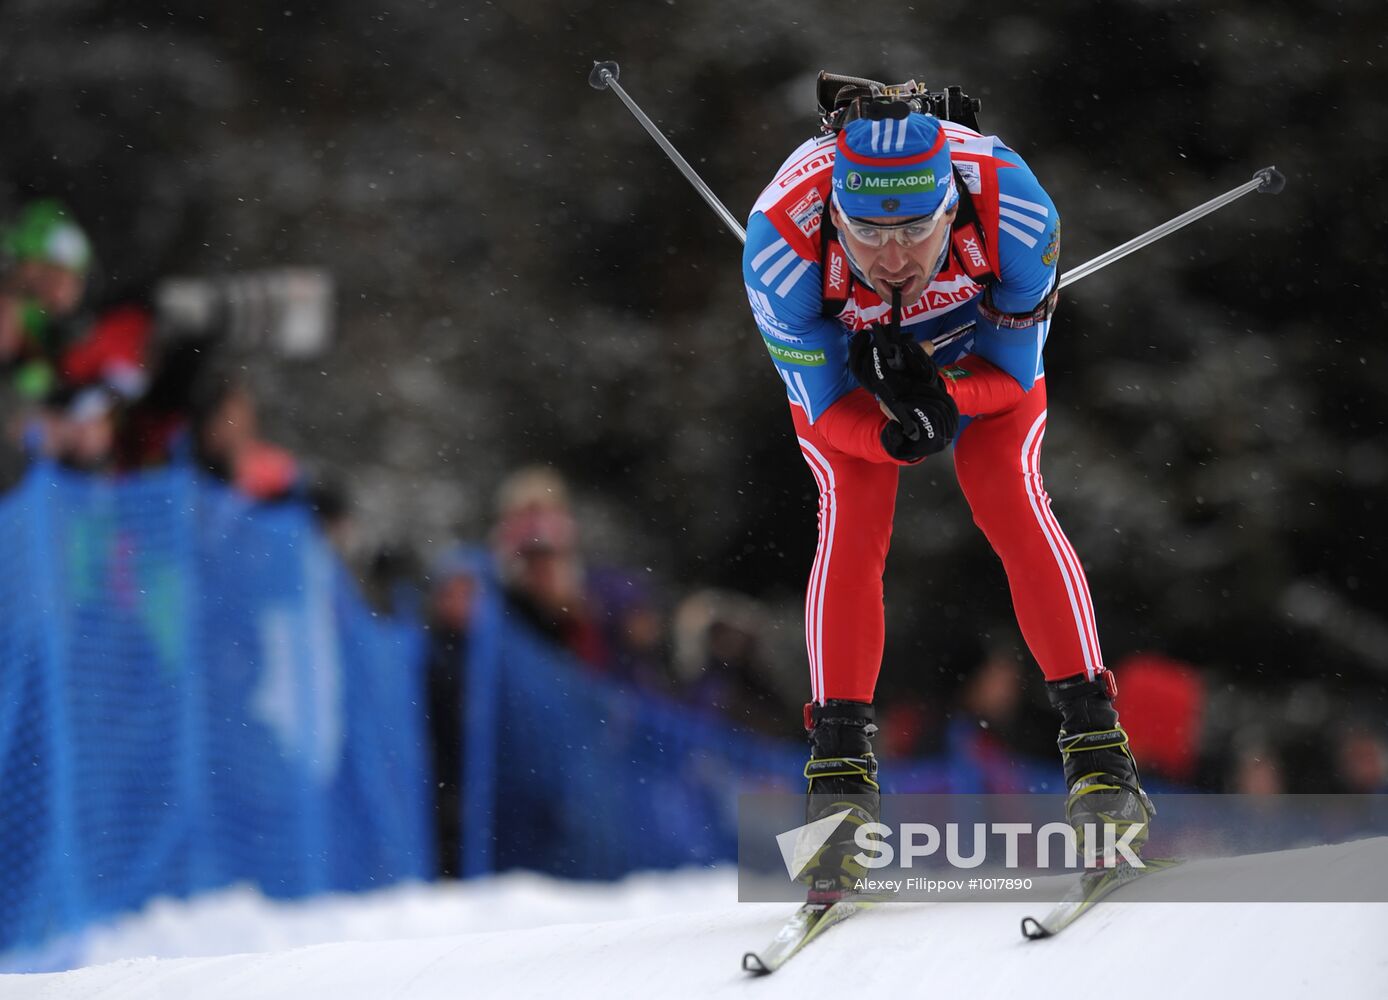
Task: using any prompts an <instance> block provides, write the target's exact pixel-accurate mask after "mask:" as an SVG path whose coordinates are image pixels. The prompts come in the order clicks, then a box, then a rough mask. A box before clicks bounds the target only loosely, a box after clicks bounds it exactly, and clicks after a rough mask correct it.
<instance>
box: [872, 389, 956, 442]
mask: <svg viewBox="0 0 1388 1000" xmlns="http://www.w3.org/2000/svg"><path fill="white" fill-rule="evenodd" d="M937 377H938V376H937ZM892 409H893V419H891V420H888V421H887V426H886V427H884V428H882V447H883V448H884V449H886V452H887V454H888V455H890V456H892V458H894V459H896V460H897V461H898V462H919V461H920V460H921V459H923V458H925V457H926V456H927V455H934V454H936V453H938V452H942V451H944V450H945V449H946V448H948V447H949V443H950V442H951V441H953V440H954V435H955V434H957V433H959V408H958V407H957V406H955V405H954V397H952V396H951V395H950V394H949V391H948V390H946V389H945V387H944V386H943V385H936V386H931V387H929V388H927V389H925V390H923V391H921V392H918V393H912V394H911V395H909V396H906V397H903V398H901V399H898V400H897V405H896V406H895V407H893V408H892ZM898 414H899V415H898ZM911 431H915V433H914V434H912V433H911Z"/></svg>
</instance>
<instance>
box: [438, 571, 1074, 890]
mask: <svg viewBox="0 0 1388 1000" xmlns="http://www.w3.org/2000/svg"><path fill="white" fill-rule="evenodd" d="M483 576H484V580H483V583H484V586H483V589H482V595H481V598H480V600H479V602H478V606H477V609H476V611H475V615H474V622H473V632H472V643H471V647H470V651H469V655H468V659H467V696H466V700H467V716H466V753H465V757H466V761H467V764H466V765H465V772H466V773H465V775H464V782H463V789H464V793H463V794H464V824H463V828H464V834H463V871H464V872H465V873H467V874H481V873H483V872H487V871H492V870H504V869H507V868H513V867H525V868H538V869H540V870H544V871H548V872H552V873H555V874H559V875H567V876H576V877H583V878H610V877H614V876H617V875H621V874H623V873H626V872H630V871H634V870H638V869H642V868H669V867H676V866H680V865H689V864H704V863H709V862H712V861H728V860H733V859H736V857H737V815H736V809H737V796H738V794H740V793H745V792H754V791H758V790H766V791H787V790H792V789H801V788H803V787H804V781H803V779H802V778H801V777H800V775H801V769H802V768H803V767H804V764H805V754H806V750H805V747H804V745H803V743H800V742H797V741H794V740H775V739H770V738H767V737H763V736H759V735H756V734H752V733H748V732H745V731H742V730H738V729H735V728H733V727H732V726H731V725H730V724H729V722H728V721H727V720H726V719H722V718H719V717H716V716H713V715H711V714H707V713H704V712H702V711H699V710H696V709H693V708H691V707H689V706H687V705H680V704H677V703H674V702H671V701H669V700H666V699H665V698H662V697H660V696H657V695H653V694H650V693H645V692H642V691H639V690H632V689H628V688H624V687H623V686H621V685H619V684H616V683H613V682H612V681H610V680H607V679H604V678H601V677H597V676H593V675H592V674H591V673H590V672H589V671H588V670H587V669H586V668H585V667H584V666H583V665H581V664H579V663H578V662H577V661H574V660H571V659H570V658H568V657H567V656H565V655H563V654H561V653H559V652H558V651H556V650H555V649H554V647H553V646H551V645H550V644H548V643H547V642H545V641H543V640H541V639H539V638H537V637H536V636H535V635H534V634H533V633H531V632H530V631H529V629H528V628H527V627H525V626H524V625H522V624H520V623H518V622H516V621H515V620H513V619H512V618H511V617H509V616H508V615H507V614H506V613H505V610H504V606H503V603H502V601H501V600H500V598H499V597H498V596H497V592H496V587H495V584H494V582H493V581H491V580H490V579H486V576H487V574H486V573H484V574H483ZM969 740H970V736H969V734H968V733H967V732H962V731H961V732H958V733H954V734H952V735H951V738H950V744H951V746H950V751H951V752H950V753H949V754H948V755H947V756H946V757H945V758H943V759H930V760H902V761H888V762H886V763H885V764H884V771H883V781H884V784H883V787H884V789H885V790H887V791H911V792H921V793H925V792H934V793H939V792H951V791H972V792H978V791H996V792H1002V791H1008V792H1024V791H1045V790H1052V791H1053V790H1054V789H1055V788H1056V787H1058V785H1059V781H1058V778H1059V773H1060V768H1059V765H1058V763H1051V762H1033V761H1024V760H1016V759H1008V760H988V759H986V758H983V757H980V756H979V755H977V754H975V753H974V752H973V748H972V747H971V746H970V745H969Z"/></svg>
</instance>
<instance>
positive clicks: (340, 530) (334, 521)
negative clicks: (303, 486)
mask: <svg viewBox="0 0 1388 1000" xmlns="http://www.w3.org/2000/svg"><path fill="white" fill-rule="evenodd" d="M305 499H306V500H307V501H308V507H309V510H311V511H313V514H314V517H316V518H317V519H318V527H319V528H320V529H322V531H323V535H324V537H326V538H327V539H328V543H329V544H330V545H332V547H333V549H334V550H335V551H336V552H337V554H338V556H339V557H341V558H342V560H343V561H344V562H350V561H351V559H352V555H353V552H354V549H355V545H356V523H355V521H354V520H353V518H352V501H351V498H350V497H349V496H348V495H347V488H346V487H345V486H343V485H342V484H341V483H339V482H336V481H334V480H319V481H318V482H316V483H314V484H313V485H311V486H309V487H308V489H307V490H306V496H305Z"/></svg>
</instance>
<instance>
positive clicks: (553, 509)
mask: <svg viewBox="0 0 1388 1000" xmlns="http://www.w3.org/2000/svg"><path fill="white" fill-rule="evenodd" d="M492 549H493V554H494V556H495V559H496V566H497V572H498V574H499V576H500V579H501V585H502V590H503V594H504V596H505V599H506V605H507V608H508V610H510V611H511V612H513V613H515V614H516V615H518V616H519V617H520V618H522V619H524V620H525V621H526V622H527V623H529V624H530V625H531V626H532V627H533V628H535V629H537V630H538V631H539V632H541V633H543V634H544V635H546V636H548V637H549V638H550V639H552V640H553V641H554V642H555V643H557V644H558V645H560V646H562V647H564V648H565V649H567V650H568V651H569V652H570V653H572V654H573V655H574V656H576V657H578V658H579V659H580V660H582V661H583V662H584V663H587V664H588V665H589V666H591V667H593V668H594V669H595V670H598V671H600V672H602V673H606V674H611V675H614V676H622V677H625V678H627V679H632V680H635V681H637V682H638V683H642V684H649V683H655V682H656V678H658V677H659V675H660V674H661V670H660V666H659V662H660V641H661V637H662V634H663V626H662V624H661V621H660V618H659V615H658V614H657V613H656V612H655V609H654V606H653V602H652V601H651V598H650V595H649V593H648V592H647V591H646V589H645V588H644V587H643V586H641V585H639V584H638V583H637V581H635V580H634V579H632V578H631V577H630V576H629V575H625V574H621V573H619V572H617V571H613V570H605V571H598V572H593V571H590V570H588V569H587V568H586V566H585V564H584V560H583V557H582V554H581V553H580V551H579V546H578V525H577V523H576V521H575V520H574V516H573V511H572V508H571V506H570V501H569V492H568V487H567V485H566V484H565V482H564V479H563V477H561V476H560V475H559V473H557V472H555V471H554V470H553V469H552V468H549V467H548V466H531V467H528V468H523V469H520V470H518V471H516V472H514V473H512V474H511V475H510V476H509V477H507V479H506V480H505V481H504V482H503V483H502V484H501V487H500V488H499V490H498V491H497V523H496V527H495V529H494V530H493V532H492Z"/></svg>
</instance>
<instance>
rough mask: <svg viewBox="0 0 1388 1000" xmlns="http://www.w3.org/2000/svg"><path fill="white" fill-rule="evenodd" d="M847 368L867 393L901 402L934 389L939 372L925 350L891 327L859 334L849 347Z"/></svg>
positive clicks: (866, 330)
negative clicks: (931, 388) (905, 398)
mask: <svg viewBox="0 0 1388 1000" xmlns="http://www.w3.org/2000/svg"><path fill="white" fill-rule="evenodd" d="M848 368H849V370H850V371H851V372H853V377H854V378H856V379H857V380H858V384H859V385H861V386H862V387H863V388H864V389H866V390H867V391H868V392H870V393H872V394H873V395H874V396H877V397H878V398H879V399H885V398H886V397H888V396H890V397H893V398H901V397H904V396H908V395H910V394H911V393H913V392H919V391H921V390H923V389H928V388H930V387H932V386H934V385H936V384H937V383H938V382H939V381H940V372H939V369H937V368H936V367H935V362H934V361H932V360H931V358H930V355H928V354H926V353H925V348H923V347H921V345H920V344H918V343H916V341H915V340H914V339H912V338H911V337H910V336H907V335H904V334H902V333H900V332H898V331H896V330H894V329H892V328H891V327H885V326H875V327H872V326H870V327H868V328H867V329H864V330H859V331H858V332H857V333H855V334H854V335H853V339H852V340H851V341H850V342H849V344H848Z"/></svg>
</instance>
